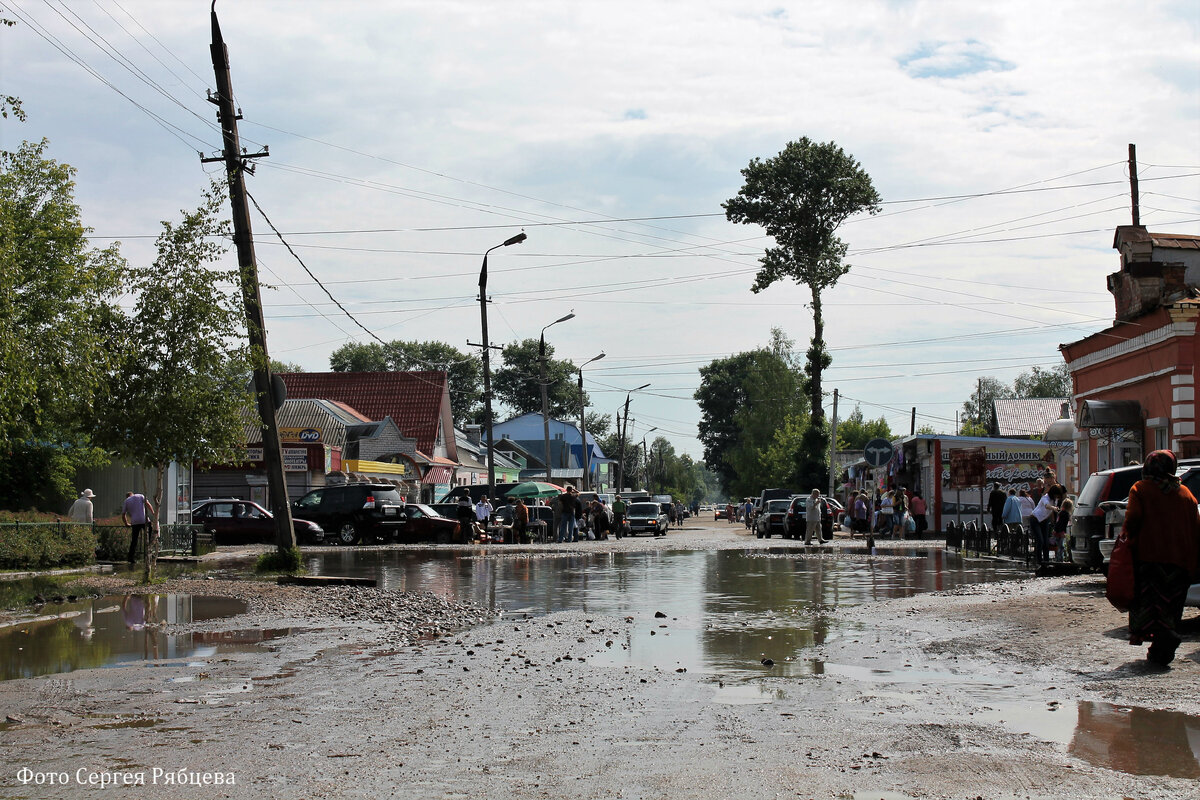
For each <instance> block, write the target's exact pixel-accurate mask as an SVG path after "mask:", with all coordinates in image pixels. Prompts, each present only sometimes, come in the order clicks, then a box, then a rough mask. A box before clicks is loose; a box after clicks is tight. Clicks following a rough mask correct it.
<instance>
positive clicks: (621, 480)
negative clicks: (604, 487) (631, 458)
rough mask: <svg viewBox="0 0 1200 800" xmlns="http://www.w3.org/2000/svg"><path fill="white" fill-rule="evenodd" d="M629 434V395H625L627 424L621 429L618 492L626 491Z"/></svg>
mask: <svg viewBox="0 0 1200 800" xmlns="http://www.w3.org/2000/svg"><path fill="white" fill-rule="evenodd" d="M628 433H629V395H628V394H626V395H625V424H624V427H622V428H621V461H620V463H618V464H617V491H618V492H620V491H624V489H625V442H626V439H625V436H626V435H627V434H628Z"/></svg>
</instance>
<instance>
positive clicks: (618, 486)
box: [609, 406, 625, 494]
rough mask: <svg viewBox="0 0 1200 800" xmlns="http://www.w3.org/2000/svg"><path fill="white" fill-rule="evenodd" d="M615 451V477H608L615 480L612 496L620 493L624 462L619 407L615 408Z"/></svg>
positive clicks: (623, 443) (623, 441)
mask: <svg viewBox="0 0 1200 800" xmlns="http://www.w3.org/2000/svg"><path fill="white" fill-rule="evenodd" d="M617 450H618V451H620V452H619V454H618V457H617V472H616V476H615V478H614V476H613V475H611V474H610V475H609V478H610V479H615V480H616V486H615V487H613V493H614V494H620V493H621V472H622V466H621V465H622V464H623V462H624V460H625V439H624V435H623V434H622V433H621V407H620V406H617Z"/></svg>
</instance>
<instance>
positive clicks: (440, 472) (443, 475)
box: [421, 467, 450, 486]
mask: <svg viewBox="0 0 1200 800" xmlns="http://www.w3.org/2000/svg"><path fill="white" fill-rule="evenodd" d="M421 483H426V484H429V485H432V486H436V485H438V484H447V483H450V468H449V467H430V468H429V471H428V472H426V473H425V475H424V476H423V477H422V478H421Z"/></svg>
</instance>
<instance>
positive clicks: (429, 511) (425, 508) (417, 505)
mask: <svg viewBox="0 0 1200 800" xmlns="http://www.w3.org/2000/svg"><path fill="white" fill-rule="evenodd" d="M409 508H415V509H416V510H417V511H420V512H421V513H422V514H424V515H425V516H427V517H440V516H441V514H439V513H438V512H436V511H434V510H433V509H432V508H430V507H429V506H427V505H425V504H424V503H413V504H412V505H410V506H409Z"/></svg>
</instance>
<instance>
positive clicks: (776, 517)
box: [754, 500, 792, 539]
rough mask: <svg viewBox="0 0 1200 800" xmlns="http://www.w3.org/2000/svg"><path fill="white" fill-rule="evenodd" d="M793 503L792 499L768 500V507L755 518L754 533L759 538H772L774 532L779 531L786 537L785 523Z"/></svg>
mask: <svg viewBox="0 0 1200 800" xmlns="http://www.w3.org/2000/svg"><path fill="white" fill-rule="evenodd" d="M791 503H792V501H791V500H768V501H767V506H766V508H764V509H763V510H762V511H761V512H760V513H759V514H758V516H756V517H755V518H754V535H755V536H757V537H758V538H759V539H763V538H766V539H770V538H771V535H772V534H776V533H778V534H779V535H780V536H782V537H783V538H785V539H786V538H787V530H786V528H785V527H784V523H785V521H786V519H787V510H788V506H789V505H791Z"/></svg>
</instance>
